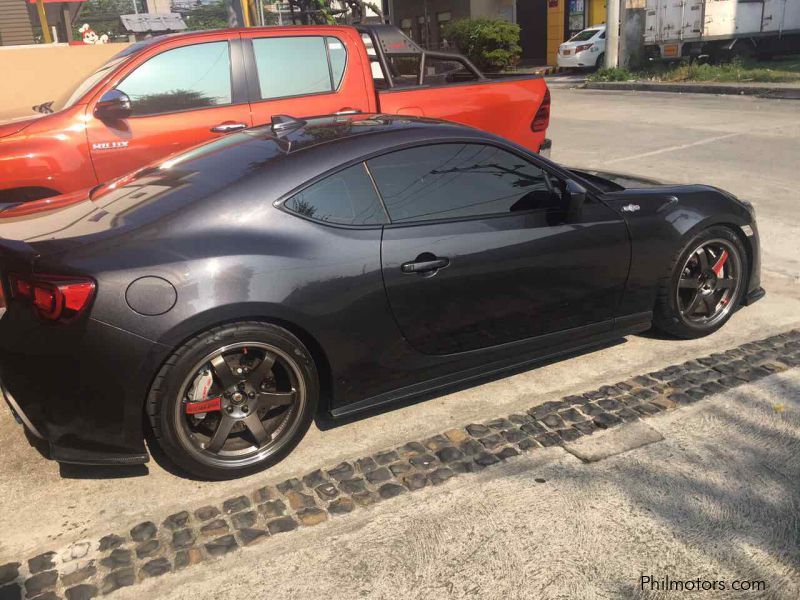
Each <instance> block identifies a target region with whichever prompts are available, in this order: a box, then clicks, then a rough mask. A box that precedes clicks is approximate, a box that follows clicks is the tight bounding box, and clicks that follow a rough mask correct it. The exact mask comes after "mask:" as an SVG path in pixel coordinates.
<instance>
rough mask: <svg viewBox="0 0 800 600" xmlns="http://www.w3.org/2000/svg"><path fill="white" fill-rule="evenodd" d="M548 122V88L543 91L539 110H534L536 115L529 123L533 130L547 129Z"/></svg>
mask: <svg viewBox="0 0 800 600" xmlns="http://www.w3.org/2000/svg"><path fill="white" fill-rule="evenodd" d="M549 124H550V90H545V91H544V98H542V104H541V106H539V110H537V111H536V116H535V117H534V118H533V123H531V129H532V130H533V131H547V126H548V125H549Z"/></svg>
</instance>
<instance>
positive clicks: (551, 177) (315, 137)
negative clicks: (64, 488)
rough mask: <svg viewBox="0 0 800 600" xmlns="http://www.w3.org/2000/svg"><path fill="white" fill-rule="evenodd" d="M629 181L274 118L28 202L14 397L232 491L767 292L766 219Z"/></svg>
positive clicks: (13, 237)
mask: <svg viewBox="0 0 800 600" xmlns="http://www.w3.org/2000/svg"><path fill="white" fill-rule="evenodd" d="M615 179H617V180H618V181H619V177H611V178H609V177H603V176H602V174H598V173H592V172H581V171H574V170H568V169H565V168H563V167H560V166H558V165H556V164H554V163H552V162H550V161H549V160H546V159H545V158H542V157H540V156H537V155H535V154H531V153H529V152H527V151H526V150H524V149H523V148H521V147H519V146H516V145H514V144H512V143H510V142H508V141H506V140H503V139H500V138H497V137H495V136H492V135H491V134H488V133H484V132H481V131H477V130H474V129H470V128H467V127H463V126H459V125H454V124H450V123H443V122H437V121H431V120H425V119H414V118H405V117H397V116H384V115H350V116H332V117H322V118H314V119H309V120H307V121H301V120H295V119H291V118H277V119H276V120H275V122H274V124H273V125H272V126H268V127H261V128H257V129H252V130H248V131H243V132H240V133H235V134H231V135H230V136H228V137H226V138H224V139H221V140H218V141H215V142H212V143H209V144H207V145H204V146H202V147H199V148H196V149H194V150H192V151H190V152H187V153H185V154H182V155H180V156H176V157H173V158H171V159H169V160H166V161H164V162H162V163H161V164H159V165H155V166H151V167H149V168H146V169H144V170H141V171H139V172H137V173H134V174H132V175H130V176H127V177H125V178H123V179H120V180H118V181H114V182H111V183H109V184H106V185H104V186H101V187H100V188H98V189H95V190H94V191H93V192H92V193H91V195H90V196H89V197H87V198H85V199H83V200H82V201H79V202H72V203H64V204H63V205H62V206H60V207H57V208H53V209H50V210H46V211H44V212H35V213H33V214H29V215H28V216H20V215H22V213H24V212H25V211H20V210H19V207H16V208H13V207H12V208H11V209H10V210H9V211H6V212H5V213H0V237H1V238H2V239H1V240H0V276H1V278H2V292H3V297H4V298H5V300H4V301H3V302H2V303H3V304H5V305H6V310H5V311H4V312H5V314H4V315H3V316H2V318H0V382H2V391H3V394H4V396H5V398H6V400H7V401H8V403H9V404H10V405H11V407H12V409H13V410H14V412H15V413H16V415H17V416H18V417H19V418H20V419H21V420H22V421H23V422H24V423H25V426H26V427H27V429H28V430H29V431H30V432H31V433H32V434H33V435H35V436H39V437H41V438H43V439H44V440H46V441H47V442H48V444H49V447H50V451H51V456H52V458H54V459H56V460H59V461H64V462H76V463H91V464H97V463H124V464H128V463H137V462H145V461H147V460H148V454H147V452H146V450H145V445H144V428H145V427H148V428H152V431H153V432H154V434H155V439H157V440H158V443H159V444H160V445H161V447H162V448H163V450H164V452H165V453H166V454H167V455H168V456H169V457H170V458H171V459H172V460H174V461H175V462H176V463H177V464H178V465H180V466H181V467H183V468H185V469H186V470H188V471H190V472H192V473H194V474H196V475H199V476H201V477H208V478H226V477H233V476H238V475H241V474H244V473H249V472H252V471H255V470H258V469H262V468H264V467H266V466H269V465H271V464H274V463H275V462H277V461H279V460H280V459H281V458H282V457H284V456H285V455H286V454H287V453H288V452H290V451H291V449H292V448H293V447H294V446H295V445H296V444H297V443H298V441H299V440H300V439H301V438H302V436H303V435H304V433H305V431H306V429H307V428H308V427H309V424H310V423H311V420H312V418H313V417H314V416H315V415H316V414H318V413H325V414H327V415H328V416H330V417H332V418H341V417H344V416H349V415H353V414H355V413H358V412H360V411H364V410H366V409H369V408H374V407H376V406H379V405H384V404H388V403H391V402H393V401H396V400H398V399H401V398H408V397H412V396H416V395H419V394H421V393H423V392H430V391H431V390H436V389H440V388H444V387H446V386H449V385H452V384H454V383H457V382H464V381H467V380H472V379H476V378H478V377H481V376H485V375H487V374H491V373H496V372H499V371H502V370H504V369H508V368H509V367H514V366H519V365H522V364H527V363H531V362H535V361H537V360H541V359H544V358H551V357H554V356H557V355H560V354H564V353H567V352H571V351H575V350H576V349H581V348H587V347H590V346H594V345H597V344H600V343H604V342H607V341H608V340H611V339H617V338H619V337H621V336H624V335H627V334H631V333H635V332H640V331H643V330H646V329H649V328H651V327H652V326H655V327H657V328H659V329H660V330H662V331H664V332H667V333H669V334H673V335H674V336H677V337H682V338H691V337H698V336H703V335H707V334H709V333H711V332H713V331H715V330H716V329H717V328H719V327H721V326H722V325H723V324H724V323H725V322H726V321H727V320H728V318H729V317H730V316H731V314H732V313H733V311H734V310H736V309H737V308H738V307H739V306H740V305H742V304H747V303H750V302H752V301H754V300H756V299H758V298H759V297H761V296H762V295H763V293H764V292H763V290H762V289H761V287H760V285H759V260H760V259H759V256H760V255H759V244H758V233H757V230H756V224H755V218H754V214H753V209H752V207H751V206H750V205H749V204H748V203H747V202H744V201H740V200H737V199H736V198H735V197H734V196H732V195H731V194H729V193H726V192H724V191H721V190H718V189H715V188H712V187H708V186H700V185H692V186H659V185H655V184H654V183H653V182H642V186H641V187H640V185H639V184H638V183H637V182H635V181H629V182H628V183H626V184H624V186H623V185H620V184H619V183H617V182H615V181H614V180H615ZM630 184H632V187H631V185H630ZM54 205H56V206H57V205H58V203H55V204H54Z"/></svg>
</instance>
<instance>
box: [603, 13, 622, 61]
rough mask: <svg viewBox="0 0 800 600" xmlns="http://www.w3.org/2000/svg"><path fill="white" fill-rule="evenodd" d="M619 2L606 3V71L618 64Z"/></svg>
mask: <svg viewBox="0 0 800 600" xmlns="http://www.w3.org/2000/svg"><path fill="white" fill-rule="evenodd" d="M621 1H622V0H607V1H606V64H605V67H606V69H613V68H615V67H616V66H617V65H618V63H619V5H620V2H621Z"/></svg>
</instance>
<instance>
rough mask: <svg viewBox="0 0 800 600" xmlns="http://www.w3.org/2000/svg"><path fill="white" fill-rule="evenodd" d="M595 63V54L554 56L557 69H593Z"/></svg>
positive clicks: (582, 53)
mask: <svg viewBox="0 0 800 600" xmlns="http://www.w3.org/2000/svg"><path fill="white" fill-rule="evenodd" d="M595 63H597V54H596V53H591V52H588V51H587V52H581V53H580V54H571V55H570V56H562V55H561V54H559V55H557V56H556V65H558V66H559V67H593V66H595Z"/></svg>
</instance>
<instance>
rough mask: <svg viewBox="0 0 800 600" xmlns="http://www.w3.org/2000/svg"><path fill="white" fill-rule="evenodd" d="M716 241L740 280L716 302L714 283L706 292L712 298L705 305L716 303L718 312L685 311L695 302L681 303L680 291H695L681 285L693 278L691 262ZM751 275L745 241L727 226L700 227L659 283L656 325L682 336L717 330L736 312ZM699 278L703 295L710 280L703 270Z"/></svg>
mask: <svg viewBox="0 0 800 600" xmlns="http://www.w3.org/2000/svg"><path fill="white" fill-rule="evenodd" d="M715 245H718V247H719V248H723V249H725V250H727V251H728V253H729V256H730V261H731V262H730V263H727V262H724V264H726V265H727V264H730V267H724V268H725V269H731V276H730V278H729V279H731V280H733V279H736V280H737V282H738V283H736V287H735V288H734V289H733V290H732V291H730V292H725V291H724V290H722V292H723V293H722V296H720V299H719V300H717V301H716V302H715V301H714V299H715V298H716V296H714V295H713V294H714V293H715V292H713V287H712V290H711V291H708V292H707V293H705V295H706V298H709V300H708V303H707V305H706V306H708V305H710V304H713V305H714V307H715V309H714V310H715V311H718V312H713V311H711V310H709V312H708V316H707V317H703V316H702V315H701V316H699V317H696V318H693V317H692V315H691V314H688V315H687V314H686V312H687V310H688V312H689V313H691V310H689V309H690V308H691V306H693V304H692V301H691V300H688V301H685V303H686V304H688V305H689V306H686V305H684V306H681V304H682V296H681V294H683V293H684V292H686V293H688V294H689V295H691V294H693V293H695V292H694V291H693V290H682V289H681V288H682V287H683V285H684V284H686V283H688V282H689V281H693V276H692V269H693V268H695V267H693V266H692V264H691V261H692V260H694V258H693V257H694V256H695V255H696V253H697V252H698V251H699V250H700V249H701V248H703V247H704V246H705V247H707V248H713V247H714V246H715ZM734 254H735V255H734ZM697 268H698V270H702V269H699V265H697ZM748 276H749V263H748V258H747V251H746V249H745V247H744V243H743V242H742V240H741V239H740V238H739V236H738V235H736V233H734V232H733V231H732V230H731V229H730V228H728V227H724V226H714V227H710V228H708V229H706V230H704V231H701V232H700V233H698V234H697V235H695V236H694V237H692V238H691V239H689V240H688V241H686V242H685V243H684V245H683V246H682V248H681V249H680V251H678V253H677V254H676V255H675V257H674V259H673V261H672V263H671V264H670V267H669V271H668V273H667V274H666V275H665V276H664V277H663V278H662V280H661V282H660V284H659V290H658V297H657V299H656V305H655V310H654V312H653V325H654V327H655V328H656V329H658V330H660V331H662V332H664V333H668V334H671V335H674V336H676V337H679V338H683V339H693V338H699V337H704V336H707V335H710V334H712V333H714V332H715V331H717V330H718V329H719V328H720V327H722V326H723V325H725V323H727V321H728V319H730V318H731V316H732V315H733V313H734V312H735V310H736V307H737V306H739V304H740V303H741V300H742V296H743V295H744V293H745V288H746V286H747V281H748ZM709 278H712V277H711V275H709ZM713 279H714V284H715V285H717V279H716V278H713ZM698 280H699V282H702V283H703V285H699V290H698V291H697V292H696V294H697V295H700V291H702V290H705V288H706V287H707V286H709V285H710V284H709V283H708V281H704V280H703V275H702V273H701V274H700V275H698ZM725 281H726V279H724V278H720V279H719V284H720V285H722V283H723V282H725ZM692 285H693V284H692ZM726 293H727V294H728V295H727V296H726V295H725V294H726ZM709 294H711V295H709ZM723 301H724V303H723ZM698 306H699V304H698Z"/></svg>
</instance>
